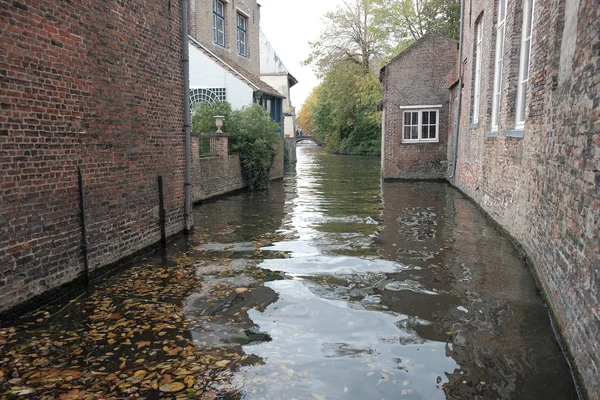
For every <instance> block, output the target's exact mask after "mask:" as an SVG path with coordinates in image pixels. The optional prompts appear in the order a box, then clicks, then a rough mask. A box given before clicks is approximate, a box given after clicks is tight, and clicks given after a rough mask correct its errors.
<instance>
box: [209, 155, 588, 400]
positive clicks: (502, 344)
mask: <svg viewBox="0 0 600 400" xmlns="http://www.w3.org/2000/svg"><path fill="white" fill-rule="evenodd" d="M298 158H299V161H298V165H297V169H296V171H295V172H294V173H292V174H288V176H286V178H285V181H284V183H283V184H282V185H281V186H276V192H271V193H270V194H269V199H268V200H267V202H266V204H265V202H264V201H262V202H261V201H257V202H256V203H252V199H251V197H248V195H241V196H242V199H244V200H242V201H241V203H240V200H239V197H234V198H232V199H229V198H228V199H226V200H222V201H221V203H220V204H219V203H218V202H217V203H215V204H214V205H212V206H210V207H208V208H206V206H205V207H204V209H203V210H202V211H200V213H201V214H202V216H203V218H205V220H207V221H208V222H209V223H210V224H211V227H214V229H227V228H228V227H231V226H235V227H240V226H245V224H249V227H248V228H245V229H249V231H248V232H246V234H244V233H243V231H242V230H240V229H236V230H235V235H234V237H233V236H232V237H231V238H230V239H231V242H232V243H233V242H243V241H248V240H250V238H251V236H252V235H254V234H256V230H257V229H258V230H261V228H265V229H262V230H263V231H268V230H270V229H272V230H277V231H278V233H279V234H280V235H283V236H281V237H279V239H277V240H276V241H275V243H273V244H272V245H270V246H267V247H264V248H263V250H264V251H268V252H272V253H273V254H280V255H285V257H270V258H269V259H267V260H264V261H261V262H260V264H259V267H261V268H264V269H266V270H269V271H278V272H279V273H280V274H281V275H280V276H281V277H284V278H285V279H278V280H273V281H271V282H269V283H267V284H266V285H265V286H266V288H265V289H268V290H270V291H272V293H274V294H276V297H274V296H273V297H271V298H270V300H269V304H267V305H266V307H264V308H259V309H250V310H249V311H248V317H249V318H250V319H251V320H252V322H253V324H255V326H256V327H257V329H258V330H260V331H261V332H264V333H266V334H268V335H269V339H270V340H268V341H258V342H253V343H251V344H248V345H245V346H244V347H243V349H244V351H245V352H246V353H247V354H253V355H256V356H258V357H259V358H260V359H262V360H264V363H261V364H260V365H246V366H244V367H242V368H240V369H239V370H238V371H237V372H236V373H235V374H234V376H233V379H232V381H231V386H230V387H229V389H231V388H233V389H234V391H237V393H238V394H239V395H240V396H242V398H245V399H261V398H265V399H294V398H295V399H311V398H312V399H321V398H327V399H330V398H344V399H391V398H398V397H400V396H401V397H406V398H411V399H443V398H462V399H476V398H494V399H495V398H505V399H513V398H523V399H525V398H526V399H570V398H576V395H575V392H574V387H573V384H572V381H571V377H570V374H569V371H568V369H567V365H566V363H565V361H564V359H563V357H562V355H561V353H560V352H559V349H558V347H557V345H556V344H555V342H554V340H553V339H552V332H551V329H550V326H549V321H548V318H547V314H546V311H545V309H544V306H543V305H542V303H541V301H540V298H539V296H538V294H537V292H536V288H535V285H534V282H533V279H532V277H531V275H530V274H529V272H528V271H527V270H526V268H525V266H524V265H523V263H522V262H521V261H520V259H519V257H518V254H517V253H516V251H515V250H514V248H513V247H512V245H511V244H510V243H509V242H508V241H507V240H506V239H504V238H503V237H501V236H499V235H498V233H497V231H496V230H495V229H494V228H493V227H491V226H490V225H489V223H488V221H486V219H485V218H484V217H483V216H482V215H481V214H480V213H479V211H478V210H477V209H476V208H475V207H474V206H473V205H472V204H471V203H470V202H469V201H467V200H466V199H465V198H463V197H462V196H461V195H460V194H459V193H457V192H456V191H454V190H453V189H452V188H450V187H449V186H447V185H444V184H439V183H383V184H380V182H379V179H378V173H379V160H378V159H375V158H366V157H340V156H334V155H328V154H326V153H324V152H323V151H322V150H321V149H316V148H299V157H298ZM278 195H280V196H281V197H280V198H279V200H277V196H278ZM229 201H234V202H237V203H240V204H238V205H236V207H241V209H243V211H242V210H241V209H240V211H239V214H235V213H232V212H231V211H230V210H228V209H227V204H228V203H227V202H229ZM223 205H225V208H223V207H222V206H223ZM273 205H276V211H275V213H273V214H271V213H270V210H269V207H270V206H273ZM280 207H281V210H282V211H281V214H280V211H279V210H280ZM236 210H237V208H236ZM236 212H237V211H236ZM237 215H239V218H237V217H236V216H237ZM248 215H251V217H248ZM279 216H280V217H281V218H279ZM213 220H214V221H213ZM278 220H279V221H281V223H280V224H279V225H278V224H277V221H278ZM211 229H212V228H211ZM240 251H241V250H240ZM246 251H248V249H246ZM234 254H236V251H235V248H234V251H232V254H230V255H234ZM269 293H271V292H269Z"/></svg>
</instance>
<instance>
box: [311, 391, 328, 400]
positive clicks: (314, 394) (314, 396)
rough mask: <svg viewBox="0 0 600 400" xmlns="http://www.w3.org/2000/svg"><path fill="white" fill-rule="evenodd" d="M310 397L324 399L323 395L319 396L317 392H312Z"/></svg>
mask: <svg viewBox="0 0 600 400" xmlns="http://www.w3.org/2000/svg"><path fill="white" fill-rule="evenodd" d="M312 397H313V399H315V400H326V399H325V396H321V395H319V394H316V393H312Z"/></svg>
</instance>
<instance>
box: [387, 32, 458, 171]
mask: <svg viewBox="0 0 600 400" xmlns="http://www.w3.org/2000/svg"><path fill="white" fill-rule="evenodd" d="M456 49H457V42H456V41H455V40H452V39H450V38H447V37H445V36H443V35H442V34H440V33H438V32H435V31H431V32H429V33H428V34H426V35H425V36H423V37H422V38H421V39H419V40H418V41H416V42H415V43H413V44H412V45H411V46H410V47H408V48H407V49H406V50H404V51H403V52H402V53H400V54H399V55H398V56H396V57H395V58H393V59H392V60H391V61H390V62H389V63H388V64H386V65H385V66H384V67H383V68H382V69H381V73H380V79H381V82H382V83H383V93H384V97H383V124H382V126H383V132H382V157H381V162H382V171H383V177H384V178H404V179H443V178H444V177H445V176H446V170H447V141H448V122H449V117H450V106H449V92H448V86H449V84H450V80H451V77H452V76H453V75H454V74H455V70H456Z"/></svg>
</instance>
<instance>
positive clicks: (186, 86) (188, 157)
mask: <svg viewBox="0 0 600 400" xmlns="http://www.w3.org/2000/svg"><path fill="white" fill-rule="evenodd" d="M181 16H182V21H181V50H182V53H183V54H182V59H181V63H182V65H183V114H184V115H183V118H184V119H183V121H184V122H183V126H184V128H185V183H184V185H185V205H184V211H183V220H184V224H185V226H184V230H185V232H186V233H189V232H191V230H192V229H193V227H194V220H193V218H192V171H191V164H192V148H191V147H192V146H191V138H190V137H191V121H190V119H191V118H190V49H189V43H188V1H187V0H181Z"/></svg>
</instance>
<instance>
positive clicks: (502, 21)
mask: <svg viewBox="0 0 600 400" xmlns="http://www.w3.org/2000/svg"><path fill="white" fill-rule="evenodd" d="M506 1H507V0H498V23H497V25H496V58H495V62H494V92H493V98H492V131H497V130H498V117H499V114H500V101H501V100H502V97H501V96H502V65H503V58H504V33H505V31H506Z"/></svg>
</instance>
